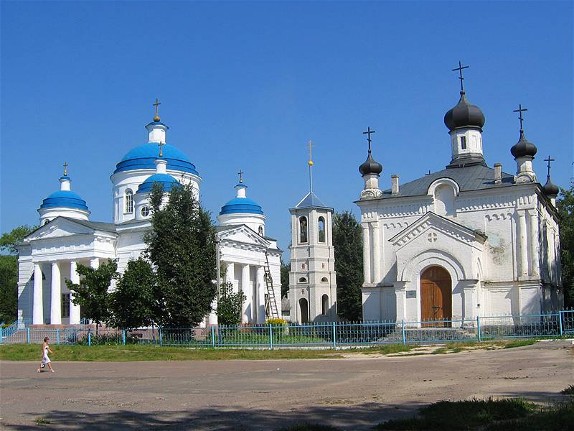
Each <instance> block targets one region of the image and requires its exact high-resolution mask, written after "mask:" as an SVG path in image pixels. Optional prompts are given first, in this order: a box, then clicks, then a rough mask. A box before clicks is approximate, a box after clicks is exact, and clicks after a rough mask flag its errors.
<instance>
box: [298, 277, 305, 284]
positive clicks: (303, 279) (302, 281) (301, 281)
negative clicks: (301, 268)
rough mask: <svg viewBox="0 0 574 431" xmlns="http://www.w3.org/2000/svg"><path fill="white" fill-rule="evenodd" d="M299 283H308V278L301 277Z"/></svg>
mask: <svg viewBox="0 0 574 431" xmlns="http://www.w3.org/2000/svg"><path fill="white" fill-rule="evenodd" d="M299 283H307V279H306V278H305V277H301V278H299Z"/></svg>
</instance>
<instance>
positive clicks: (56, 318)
mask: <svg viewBox="0 0 574 431" xmlns="http://www.w3.org/2000/svg"><path fill="white" fill-rule="evenodd" d="M51 287H52V289H51V295H50V298H51V301H50V324H52V325H61V324H62V285H61V283H60V266H59V264H58V262H57V261H56V262H52V286H51Z"/></svg>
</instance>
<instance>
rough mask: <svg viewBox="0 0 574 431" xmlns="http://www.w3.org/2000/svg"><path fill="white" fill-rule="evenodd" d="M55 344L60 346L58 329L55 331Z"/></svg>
mask: <svg viewBox="0 0 574 431" xmlns="http://www.w3.org/2000/svg"><path fill="white" fill-rule="evenodd" d="M56 344H57V345H59V344H60V328H58V329H56Z"/></svg>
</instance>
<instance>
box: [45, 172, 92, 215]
mask: <svg viewBox="0 0 574 431" xmlns="http://www.w3.org/2000/svg"><path fill="white" fill-rule="evenodd" d="M71 184H72V180H71V179H70V177H69V176H68V163H64V174H63V175H62V176H61V177H60V190H58V191H56V192H54V193H52V194H50V196H48V197H47V198H46V199H44V200H43V201H42V205H40V208H38V213H39V214H40V225H44V224H46V223H47V222H49V221H51V220H53V219H54V218H56V217H58V216H62V217H69V218H73V219H78V220H88V216H89V215H90V210H89V209H88V206H87V204H86V201H85V200H84V199H82V198H81V197H80V195H78V194H77V193H74V192H73V191H72V187H71Z"/></svg>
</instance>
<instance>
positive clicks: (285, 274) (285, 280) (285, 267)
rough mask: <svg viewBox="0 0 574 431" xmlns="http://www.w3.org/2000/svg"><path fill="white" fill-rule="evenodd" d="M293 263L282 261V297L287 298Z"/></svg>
mask: <svg viewBox="0 0 574 431" xmlns="http://www.w3.org/2000/svg"><path fill="white" fill-rule="evenodd" d="M290 269H291V264H289V263H283V261H281V298H285V297H286V296H287V294H288V293H289V270H290Z"/></svg>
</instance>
